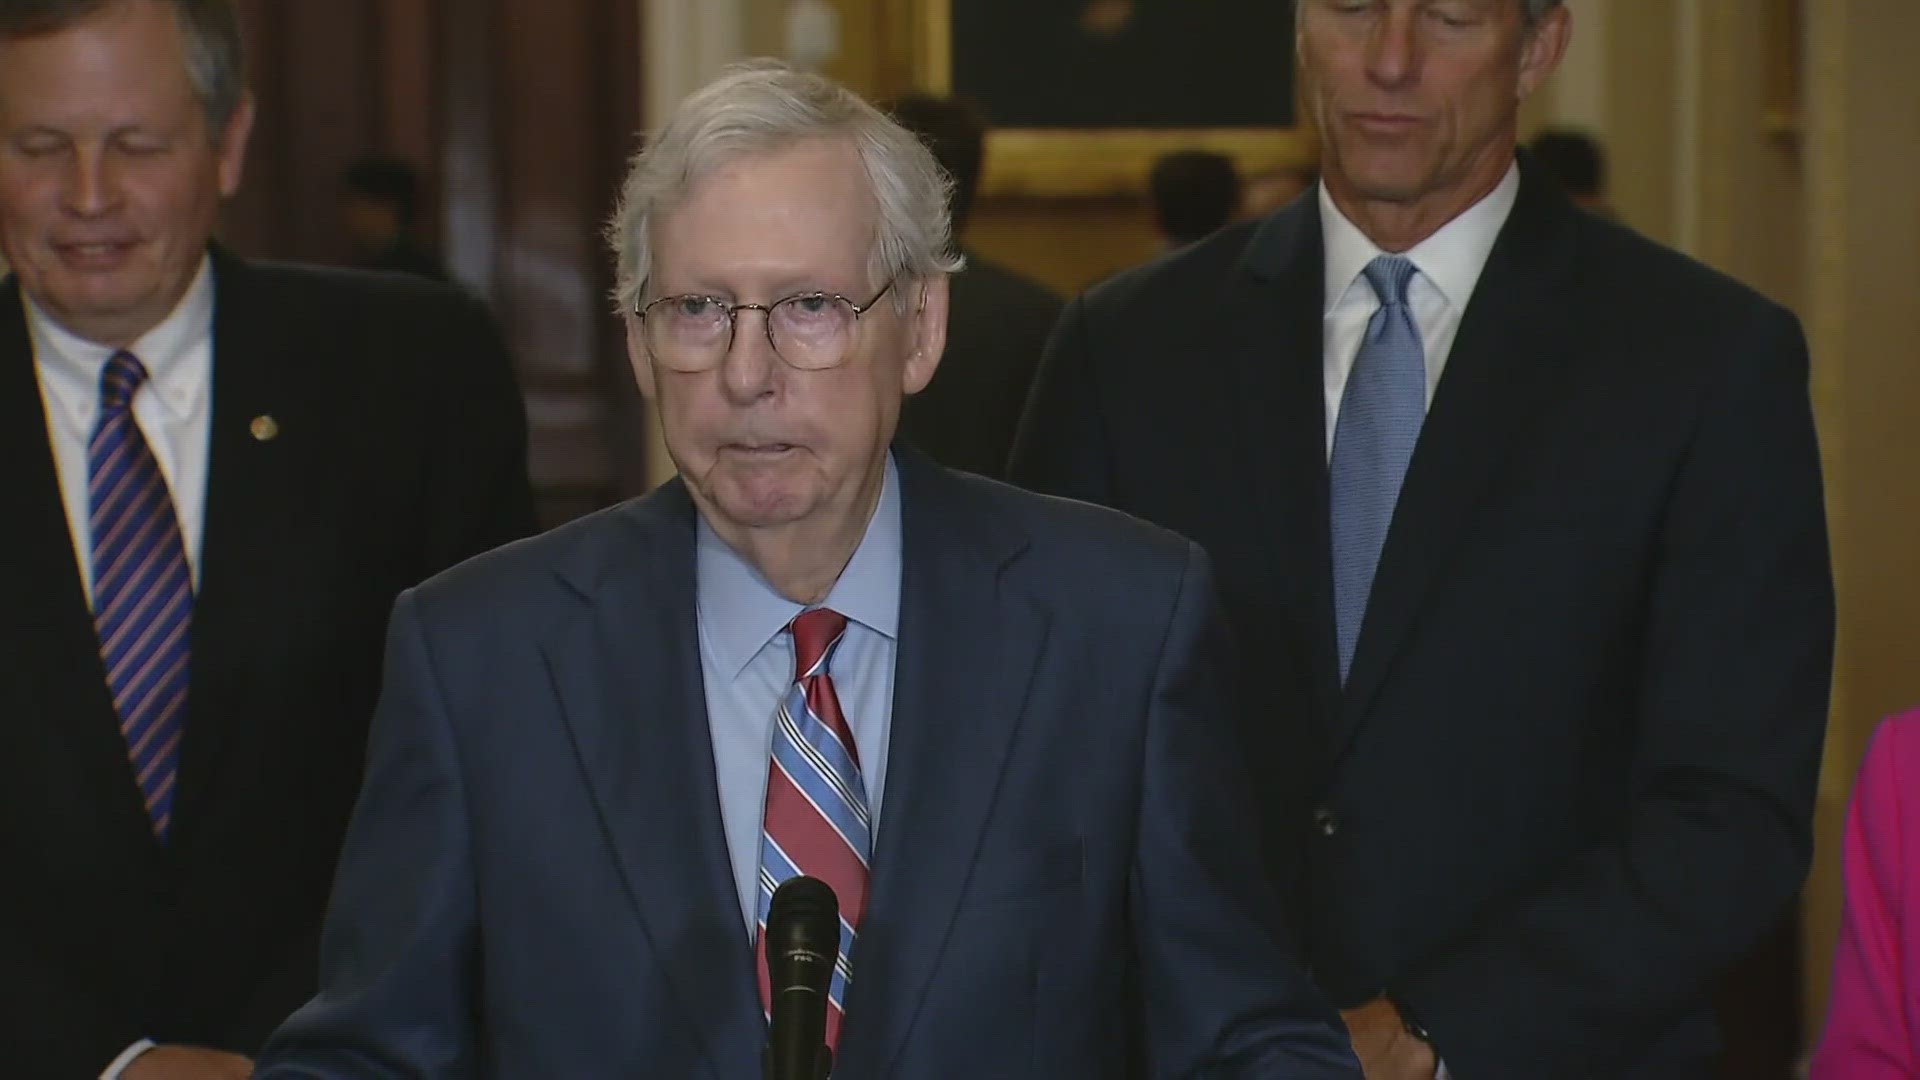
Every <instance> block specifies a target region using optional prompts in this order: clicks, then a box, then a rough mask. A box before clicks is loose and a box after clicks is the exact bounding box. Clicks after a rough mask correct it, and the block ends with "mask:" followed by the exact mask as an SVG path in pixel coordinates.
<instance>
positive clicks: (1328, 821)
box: [1313, 806, 1340, 837]
mask: <svg viewBox="0 0 1920 1080" xmlns="http://www.w3.org/2000/svg"><path fill="white" fill-rule="evenodd" d="M1313 827H1314V829H1315V830H1316V831H1318V832H1319V833H1320V835H1321V836H1328V837H1330V836H1332V835H1333V834H1335V833H1337V832H1339V831H1340V815H1339V814H1336V813H1334V812H1333V811H1331V810H1329V809H1327V808H1326V807H1324V806H1322V807H1320V808H1319V809H1317V810H1315V811H1314V812H1313Z"/></svg>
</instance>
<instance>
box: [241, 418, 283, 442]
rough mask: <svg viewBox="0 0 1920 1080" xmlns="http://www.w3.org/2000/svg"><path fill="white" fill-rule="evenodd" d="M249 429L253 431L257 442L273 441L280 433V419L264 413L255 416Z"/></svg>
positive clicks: (248, 426)
mask: <svg viewBox="0 0 1920 1080" xmlns="http://www.w3.org/2000/svg"><path fill="white" fill-rule="evenodd" d="M247 430H248V431H251V432H253V438H254V441H255V442H272V441H273V440H274V438H275V437H276V436H278V435H279V434H280V421H278V420H275V419H274V418H273V417H271V416H267V415H265V414H264V413H263V414H261V415H259V416H256V417H254V418H253V423H251V424H249V425H247Z"/></svg>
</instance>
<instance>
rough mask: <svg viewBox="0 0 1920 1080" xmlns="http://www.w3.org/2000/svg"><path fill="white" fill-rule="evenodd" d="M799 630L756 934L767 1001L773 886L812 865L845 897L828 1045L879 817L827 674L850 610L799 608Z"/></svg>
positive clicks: (773, 764) (770, 781) (795, 627)
mask: <svg viewBox="0 0 1920 1080" xmlns="http://www.w3.org/2000/svg"><path fill="white" fill-rule="evenodd" d="M790 629H791V630H792V633H793V652H794V683H793V686H792V687H791V688H790V689H789V690H788V691H787V696H786V697H785V698H784V699H783V700H782V701H781V702H780V709H779V714H778V716H777V718H776V721H775V723H774V729H773V747H772V755H771V758H772V760H771V761H770V763H769V765H768V768H767V815H766V823H765V826H764V828H763V830H762V831H761V834H760V903H759V924H758V925H759V932H758V933H757V934H756V935H755V939H756V944H755V954H756V958H757V959H756V964H755V966H756V967H757V968H758V969H759V978H760V1004H761V1007H762V1008H764V1009H771V1007H772V990H771V988H770V987H769V985H768V983H767V949H766V930H767V909H768V907H769V906H770V905H771V904H772V903H773V891H774V890H775V889H777V888H779V887H780V885H781V883H782V882H785V881H786V880H787V879H788V878H792V877H798V876H799V875H801V874H805V875H807V876H809V877H815V878H819V879H820V880H821V881H824V882H826V883H827V884H828V885H830V886H832V887H833V892H834V895H835V896H836V897H838V898H839V901H840V955H839V956H838V957H837V958H836V960H835V963H834V970H833V982H832V984H831V985H830V986H829V988H828V995H827V996H828V1005H827V1045H828V1046H829V1047H831V1048H834V1049H836V1050H837V1049H838V1048H839V1045H840V1026H841V1023H842V1021H843V1020H844V1019H845V1016H846V1001H847V986H848V984H849V982H850V981H851V980H852V977H853V967H852V964H851V957H852V956H853V940H854V934H855V932H856V931H857V930H858V929H859V927H860V916H861V915H862V914H863V913H864V912H865V911H866V907H867V859H868V856H869V855H870V853H871V851H872V832H873V821H872V817H871V815H870V814H869V813H868V809H867V791H866V784H865V782H864V781H863V780H862V779H861V776H860V755H859V751H858V750H857V749H856V748H855V746H854V742H853V731H852V729H850V728H849V727H848V726H847V719H846V717H845V716H844V715H842V714H841V712H840V698H839V695H837V694H836V693H834V689H833V678H832V676H831V675H830V674H829V673H828V667H829V665H830V664H831V662H832V659H833V653H834V650H835V648H836V647H837V646H838V645H839V644H840V640H841V638H842V637H843V636H844V634H845V633H846V629H847V617H846V616H845V615H842V614H840V613H839V612H837V611H832V610H829V609H827V608H814V609H813V610H811V611H805V612H802V613H801V614H800V615H799V616H798V617H796V618H795V619H794V620H793V623H792V625H791V627H790Z"/></svg>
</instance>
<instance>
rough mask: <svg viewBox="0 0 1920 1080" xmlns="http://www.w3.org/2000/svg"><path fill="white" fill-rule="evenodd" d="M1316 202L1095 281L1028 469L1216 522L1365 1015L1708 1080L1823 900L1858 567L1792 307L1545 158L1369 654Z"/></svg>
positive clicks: (1348, 986)
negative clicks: (1727, 995)
mask: <svg viewBox="0 0 1920 1080" xmlns="http://www.w3.org/2000/svg"><path fill="white" fill-rule="evenodd" d="M1322 262H1323V258H1322V245H1321V236H1320V219H1319V213H1318V207H1317V204H1316V200H1315V197H1314V195H1313V194H1312V193H1309V194H1308V195H1307V196H1305V197H1303V198H1302V199H1300V200H1299V201H1298V202H1296V203H1294V204H1293V205H1292V206H1290V207H1288V208H1286V209H1284V210H1282V211H1280V212H1278V213H1277V214H1275V215H1274V216H1272V217H1270V218H1268V219H1267V220H1265V221H1263V222H1260V223H1257V224H1254V225H1249V226H1244V227H1240V228H1235V229H1230V230H1228V231H1226V232H1224V233H1222V234H1220V235H1218V236H1216V237H1214V238H1212V239H1210V240H1207V241H1203V242H1202V243H1200V244H1199V245H1198V246H1196V247H1194V248H1191V249H1189V250H1187V251H1185V252H1183V253H1181V254H1179V255H1176V256H1174V257H1172V258H1170V259H1167V260H1165V261H1162V262H1160V263H1157V264H1154V265H1151V266H1149V267H1146V268H1144V269H1141V270H1138V271H1134V272H1130V273H1128V274H1125V275H1123V276H1121V277H1120V278H1118V279H1116V280H1114V281H1113V282H1111V283H1110V284H1107V285H1105V286H1103V287H1101V288H1099V289H1098V290H1096V291H1094V292H1093V293H1091V294H1090V295H1088V296H1087V297H1086V298H1085V299H1084V300H1082V301H1080V302H1077V303H1075V304H1073V305H1072V306H1070V307H1069V309H1068V311H1067V313H1066V315H1065V316H1064V318H1063V320H1062V325H1061V327H1060V329H1059V331H1058V332H1057V337H1056V339H1055V340H1054V342H1053V344H1052V347H1051V349H1050V352H1049V357H1048V359H1047V361H1046V362H1045V363H1044V364H1043V368H1042V372H1041V376H1040V379H1039V383H1038V385H1037V387H1036V391H1035V395H1034V399H1033V402H1032V406H1031V410H1030V413H1029V415H1028V416H1027V418H1026V421H1025V427H1024V428H1023V430H1022V435H1021V440H1020V442H1019V444H1018V446H1017V448H1016V450H1015V456H1014V476H1015V478H1016V479H1017V480H1019V481H1023V482H1025V483H1028V484H1031V485H1033V486H1035V487H1038V488H1041V489H1043V490H1049V491H1054V492H1060V493H1064V494H1069V495H1075V496H1079V497H1082V498H1086V499H1090V500H1093V501H1096V502H1102V503H1107V504H1110V505H1113V506H1117V507H1120V508H1122V509H1125V510H1129V511H1132V512H1134V513H1136V514H1139V515H1141V516H1143V517H1146V518H1148V519H1150V520H1153V521H1156V522H1158V523H1160V524H1163V525H1166V526H1168V527H1170V528H1173V529H1175V530H1176V531H1179V532H1182V533H1184V534H1186V535H1188V536H1190V537H1192V538H1194V539H1196V540H1198V541H1199V542H1200V543H1201V544H1202V545H1203V546H1204V547H1205V548H1206V549H1207V550H1208V552H1209V554H1210V555H1211V556H1212V557H1213V560H1214V564H1215V565H1216V566H1217V567H1218V572H1219V580H1220V587H1221V589H1222V593H1223V596H1224V598H1225V602H1226V606H1227V611H1228V614H1229V616H1230V618H1231V622H1232V623H1233V625H1234V628H1235V630H1236V633H1237V636H1238V637H1240V639H1241V644H1242V645H1243V646H1244V647H1245V648H1244V652H1243V655H1245V656H1247V657H1248V659H1249V660H1250V661H1251V662H1250V663H1249V664H1248V665H1247V667H1246V669H1245V671H1244V676H1245V681H1246V683H1247V690H1248V692H1249V693H1250V694H1253V695H1258V698H1257V700H1260V701H1261V702H1262V705H1261V707H1258V708H1256V709H1254V710H1253V711H1251V712H1249V713H1248V715H1247V720H1248V723H1249V731H1248V736H1247V737H1248V738H1249V739H1250V740H1253V741H1254V742H1255V744H1256V745H1258V746H1259V747H1260V748H1261V749H1260V750H1259V754H1260V756H1261V758H1262V760H1263V761H1264V762H1265V763H1266V765H1267V767H1268V768H1269V769H1270V770H1271V771H1272V773H1273V775H1274V776H1275V781H1276V782H1275V783H1274V784H1272V785H1271V786H1270V787H1269V788H1268V789H1267V790H1268V796H1269V797H1268V798H1267V800H1266V811H1267V822H1266V824H1267V826H1268V829H1269V832H1270V845H1271V846H1270V852H1269V855H1270V857H1271V858H1272V859H1273V860H1274V861H1275V862H1276V864H1280V865H1287V866H1294V865H1304V866H1305V868H1306V870H1305V873H1304V874H1303V875H1300V877H1299V880H1300V881H1301V882H1302V884H1303V888H1301V889H1299V890H1297V891H1295V892H1294V894H1293V895H1292V897H1291V903H1290V907H1291V913H1292V915H1293V917H1294V919H1295V922H1296V928H1297V931H1298V933H1299V934H1300V935H1301V936H1302V937H1303V939H1304V943H1305V946H1306V949H1307V953H1308V955H1309V956H1310V958H1311V960H1312V963H1313V966H1314V968H1315V971H1316V973H1317V976H1318V978H1319V980H1320V983H1321V985H1322V987H1323V988H1324V989H1326V990H1327V991H1328V993H1329V994H1330V995H1331V996H1332V997H1333V998H1334V999H1335V1001H1336V1003H1337V1004H1339V1005H1341V1006H1343V1007H1344V1006H1352V1005H1356V1004H1359V1003H1361V1002H1363V1001H1366V1000H1368V999H1370V998H1373V997H1374V996H1376V995H1378V994H1380V993H1381V992H1382V991H1385V992H1386V993H1388V994H1390V995H1391V996H1393V997H1394V998H1395V999H1397V1000H1399V1001H1400V1002H1402V1003H1403V1004H1405V1005H1407V1006H1408V1007H1409V1008H1411V1009H1412V1010H1413V1011H1415V1012H1416V1013H1417V1014H1418V1015H1419V1016H1420V1017H1421V1018H1422V1019H1423V1020H1424V1021H1425V1022H1426V1024H1427V1026H1428V1027H1429V1028H1430V1029H1431V1031H1432V1033H1433V1036H1434V1039H1435V1042H1436V1044H1437V1046H1438V1048H1439V1050H1440V1052H1441V1053H1442V1054H1443V1055H1444V1057H1445V1058H1446V1060H1447V1062H1448V1064H1449V1065H1450V1067H1451V1069H1452V1071H1453V1072H1454V1074H1455V1075H1457V1076H1459V1077H1462V1078H1464V1080H1499V1078H1504V1077H1514V1078H1527V1080H1537V1078H1540V1077H1556V1078H1577V1077H1625V1076H1635V1077H1639V1076H1655V1075H1659V1076H1665V1075H1670V1074H1671V1075H1692V1076H1698V1075H1701V1073H1700V1072H1699V1069H1700V1066H1701V1063H1702V1062H1703V1061H1704V1060H1705V1059H1706V1058H1707V1057H1709V1056H1710V1055H1711V1053H1712V1052H1713V1045H1714V1041H1715V1037H1714V1031H1713V1024H1712V1021H1711V1017H1710V1015H1709V1010H1708V1007H1707V1000H1708V987H1709V984H1710V983H1711V982H1712V981H1713V979H1714V978H1715V976H1716V975H1717V974H1719V973H1720V972H1722V971H1723V970H1724V969H1726V968H1727V967H1728V966H1729V964H1730V963H1731V962H1732V961H1733V960H1734V959H1735V958H1736V957H1737V956H1738V955H1739V954H1740V953H1741V952H1742V951H1743V950H1744V949H1746V948H1747V947H1749V945H1750V944H1751V943H1752V942H1753V941H1754V940H1755V939H1756V937H1757V936H1758V935H1759V934H1760V933H1761V931H1762V930H1763V928H1766V927H1768V926H1770V925H1771V923H1772V922H1773V920H1775V919H1777V918H1778V917H1779V916H1780V915H1781V914H1782V912H1783V911H1784V909H1785V906H1786V905H1787V904H1788V903H1789V902H1790V900H1791V899H1792V897H1793V896H1794V895H1795V891H1796V890H1797V889H1798V887H1799V885H1800V882H1801V878H1802V875H1803V874H1804V872H1805V870H1806V867H1807V862H1808V857H1809V848H1810V837H1809V819H1810V815H1811V810H1812V796H1813V791H1814V781H1815V773H1816V771H1817V765H1818V761H1819V755H1820V745H1821V737H1822V730H1823V726H1824V718H1825V711H1826V706H1827V688H1828V677H1829V671H1830V653H1831V648H1832V641H1833V595H1832V585H1831V581H1830V575H1829V571H1828V561H1827V543H1826V530H1825V524H1824V518H1823V513H1822V506H1821V486H1820V467H1819V457H1818V453H1817V451H1816V448H1815V444H1814V433H1813V424H1812V418H1811V410H1810V408H1809V404H1808V395H1807V356H1806V350H1805V346H1804V343H1803V341H1802V338H1801V334H1800V330H1799V327H1798V325H1797V324H1796V322H1795V321H1794V319H1793V317H1792V316H1791V315H1789V314H1788V313H1787V312H1785V311H1783V310H1782V309H1780V308H1779V307H1777V306H1775V305H1773V304H1771V303H1769V302H1767V301H1765V300H1763V299H1761V298H1760V297H1759V296H1757V295H1755V294H1754V293H1752V292H1751V291H1749V290H1747V289H1746V288H1743V287H1741V286H1740V285H1738V284H1736V283H1734V282H1732V281H1730V280H1728V279H1726V278H1724V277H1722V276H1720V275H1719V274H1717V273H1714V272H1713V271H1711V270H1708V269H1706V268H1705V267H1702V266H1700V265H1698V264H1696V263H1694V262H1692V261H1690V260H1688V259H1686V258H1683V257H1681V256H1679V255H1677V254H1675V253H1673V252H1670V251H1667V250H1665V249H1662V248H1660V247H1657V246H1655V245H1654V244H1652V243H1650V242H1648V241H1646V240H1644V239H1642V238H1641V237H1639V236H1637V235H1635V234H1633V233H1631V232H1629V231H1627V230H1626V229H1623V228H1620V227H1618V226H1616V225H1613V224H1610V223H1607V222H1603V221H1601V220H1599V219H1598V218H1594V217H1591V216H1588V215H1584V214H1579V213H1577V212H1576V211H1574V210H1573V209H1572V207H1571V206H1570V205H1569V204H1568V203H1567V202H1566V201H1565V199H1564V198H1563V197H1562V196H1561V195H1559V194H1558V193H1557V192H1554V191H1553V190H1551V189H1550V186H1549V185H1546V184H1543V183H1541V182H1540V178H1539V177H1538V176H1537V175H1536V174H1535V173H1534V172H1533V171H1532V169H1531V167H1530V166H1526V167H1524V168H1523V180H1522V183H1521V191H1520V197H1519V203H1518V205H1517V206H1516V207H1515V208H1514V211H1513V214H1512V217H1511V218H1510V219H1509V221H1508V223H1507V225H1506V227H1505V229H1504V230H1503V231H1502V233H1501V235H1500V237H1499V240H1498V242H1497V244H1496V245H1495V247H1494V249H1493V253H1492V256H1491V258H1490V259H1489V260H1488V263H1487V265H1486V270H1485V273H1484V275H1483V276H1482V277H1481V279H1480V281H1479V285H1478V287H1477V289H1476V291H1475V293H1474V296H1473V299H1472V301H1471V303H1470V304H1469V306H1468V308H1467V311H1466V313H1465V318H1464V320H1463V322H1462V324H1461V326H1460V330H1459V336H1458V338H1457V340H1456V342H1455V344H1454V346H1453V351H1452V353H1451V355H1450V358H1449V360H1448V363H1447V366H1446V369H1445V374H1444V375H1443V376H1442V378H1441V380H1440V384H1439V389H1438V391H1437V392H1436V395H1435V397H1434V401H1433V405H1432V409H1431V410H1430V412H1429V413H1428V416H1427V421H1426V425H1425V428H1424V429H1423V431H1422V432H1421V436H1420V441H1419V444H1418V446H1417V448H1416V450H1415V452H1414V457H1413V461H1412V464H1411V466H1410V468H1409V470H1408V473H1407V477H1406V482H1405V486H1404V488H1403V490H1402V492H1401V495H1400V501H1399V505H1398V507H1397V509H1396V512H1395V516H1394V519H1393V524H1392V527H1391V531H1390V534H1389V536H1388V538H1387V542H1386V547H1385V550H1384V553H1383V554H1382V556H1381V561H1380V565H1379V569H1378V572H1377V576H1376V578H1375V582H1374V586H1373V591H1372V594H1371V600H1370V604H1369V608H1368V611H1367V616H1366V622H1365V625H1364V626H1363V628H1362V630H1361V634H1360V640H1359V644H1358V648H1357V652H1356V655H1355V657H1354V660H1353V668H1352V671H1351V674H1350V678H1349V681H1348V683H1347V685H1346V687H1345V688H1344V690H1343V689H1342V687H1341V686H1340V684H1339V679H1338V675H1337V668H1336V662H1335V650H1334V633H1333V606H1332V600H1331V594H1332V583H1331V570H1330V567H1331V554H1330V540H1329V535H1328V530H1329V526H1328V509H1327V507H1328V492H1327V458H1326V442H1325V406H1324V404H1323V402H1324V398H1323V395H1322V349H1321V336H1322V311H1323V299H1322V292H1323V291H1324V285H1323V269H1322Z"/></svg>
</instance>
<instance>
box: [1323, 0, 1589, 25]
mask: <svg viewBox="0 0 1920 1080" xmlns="http://www.w3.org/2000/svg"><path fill="white" fill-rule="evenodd" d="M1561 2H1562V0H1520V21H1521V22H1523V23H1525V24H1526V25H1527V26H1529V27H1531V26H1532V25H1533V24H1534V23H1537V22H1539V21H1540V19H1541V17H1542V16H1544V15H1546V13H1547V12H1549V11H1552V10H1553V9H1554V8H1557V7H1559V6H1560V4H1561ZM1299 4H1300V0H1294V6H1295V7H1298V6H1299Z"/></svg>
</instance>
